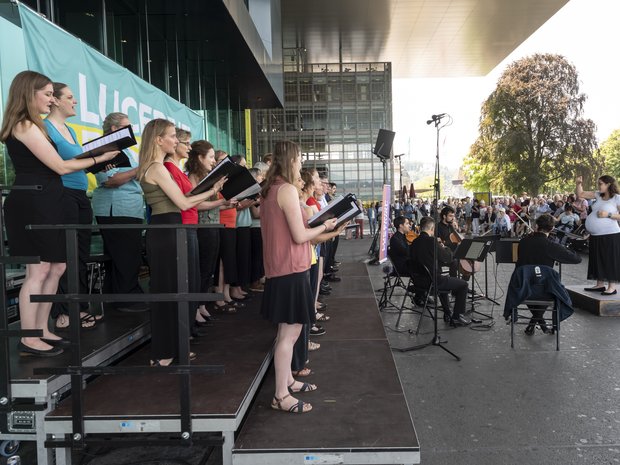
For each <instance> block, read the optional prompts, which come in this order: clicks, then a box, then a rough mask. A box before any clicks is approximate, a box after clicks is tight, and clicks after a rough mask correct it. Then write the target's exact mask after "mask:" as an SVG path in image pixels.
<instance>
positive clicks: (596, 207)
mask: <svg viewBox="0 0 620 465" xmlns="http://www.w3.org/2000/svg"><path fill="white" fill-rule="evenodd" d="M618 206H620V195H618V194H616V195H614V196H613V197H612V198H611V199H609V200H603V199H602V198H601V194H599V193H598V192H597V193H596V201H595V202H594V203H593V204H592V213H590V214H589V215H588V217H587V218H586V229H587V230H588V231H589V232H590V234H592V235H593V236H602V235H604V234H616V233H619V232H620V226H618V221H616V220H612V219H610V218H599V217H598V212H599V211H604V212H606V213H614V214H616V213H618Z"/></svg>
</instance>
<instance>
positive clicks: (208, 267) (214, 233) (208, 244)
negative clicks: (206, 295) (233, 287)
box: [198, 228, 220, 292]
mask: <svg viewBox="0 0 620 465" xmlns="http://www.w3.org/2000/svg"><path fill="white" fill-rule="evenodd" d="M198 255H199V257H200V292H209V289H210V288H211V286H213V283H214V281H213V278H214V275H215V274H216V267H218V265H219V263H218V258H219V256H220V231H219V229H218V228H204V229H199V230H198Z"/></svg>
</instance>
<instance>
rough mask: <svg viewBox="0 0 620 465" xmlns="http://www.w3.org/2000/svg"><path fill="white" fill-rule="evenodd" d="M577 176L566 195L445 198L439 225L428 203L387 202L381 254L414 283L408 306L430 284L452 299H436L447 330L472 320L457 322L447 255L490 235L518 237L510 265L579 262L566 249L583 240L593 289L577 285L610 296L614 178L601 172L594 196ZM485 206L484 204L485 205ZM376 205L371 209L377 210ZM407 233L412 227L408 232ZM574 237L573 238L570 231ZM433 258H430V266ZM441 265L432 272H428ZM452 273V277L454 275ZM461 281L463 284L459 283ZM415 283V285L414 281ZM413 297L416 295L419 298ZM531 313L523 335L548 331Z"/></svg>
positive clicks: (458, 307) (615, 239)
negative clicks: (465, 241) (389, 227)
mask: <svg viewBox="0 0 620 465" xmlns="http://www.w3.org/2000/svg"><path fill="white" fill-rule="evenodd" d="M582 184H583V180H582V178H581V177H578V178H577V180H576V188H575V192H574V193H567V194H564V195H560V194H557V195H554V196H553V197H546V196H544V195H540V196H537V197H535V198H530V197H529V196H528V195H527V194H526V193H523V194H522V195H521V196H520V197H517V196H516V195H513V196H505V197H496V198H494V199H492V200H491V201H489V200H488V199H487V200H486V201H485V200H483V199H477V198H474V199H471V198H470V197H465V198H464V199H454V198H448V199H447V200H445V201H443V202H441V203H440V204H439V208H440V211H439V212H438V218H439V223H438V224H437V225H435V220H434V219H433V217H434V215H435V206H434V204H432V203H431V202H430V201H428V200H422V199H417V200H415V201H414V202H410V201H406V202H405V203H404V205H401V204H400V202H395V203H394V204H393V205H392V206H391V210H392V212H393V214H394V215H395V217H394V218H393V227H394V234H393V235H392V237H391V239H390V247H389V257H390V259H391V261H392V263H393V265H394V267H395V268H396V270H397V271H398V273H399V274H401V275H403V276H410V277H413V278H414V281H415V282H416V283H417V286H416V288H417V292H418V294H416V295H415V297H414V302H415V303H417V304H418V305H424V301H425V299H426V295H425V293H424V292H420V288H427V287H428V286H429V285H430V282H431V281H432V282H434V283H435V284H436V286H437V289H438V290H442V291H450V292H451V293H452V294H453V296H454V297H455V301H454V306H453V308H451V307H450V305H449V302H448V299H447V297H446V295H445V294H440V299H441V303H442V308H443V311H444V319H445V320H446V322H449V323H450V324H452V325H453V326H466V325H468V324H470V323H471V322H472V321H474V319H473V318H472V319H471V320H468V319H467V318H465V317H464V310H465V298H466V294H467V279H468V273H467V272H463V270H460V271H461V272H460V273H459V261H458V260H455V259H454V255H453V252H454V251H455V249H456V247H457V246H458V243H459V242H460V241H461V240H462V238H463V237H464V236H465V235H468V236H469V237H479V236H484V235H486V234H488V233H493V234H494V235H497V236H498V237H500V238H508V237H513V238H517V239H519V246H518V254H517V255H518V260H517V261H516V267H517V268H519V267H521V266H525V265H544V266H549V267H553V264H554V263H556V262H559V263H567V264H570V263H573V264H574V263H579V262H580V261H581V257H580V256H579V255H578V254H577V253H576V252H575V251H573V250H570V249H569V248H568V247H567V245H570V244H567V242H568V241H567V239H568V238H569V237H577V238H579V239H581V240H587V241H588V242H589V247H588V251H589V261H588V273H587V279H589V280H595V281H596V284H595V285H593V286H589V287H585V288H584V290H585V291H588V292H597V293H600V294H602V295H606V296H609V295H615V294H617V288H616V286H617V282H618V281H619V280H620V275H619V272H618V271H617V263H618V261H619V260H620V224H619V221H620V214H619V212H620V194H619V190H618V186H617V183H616V180H615V179H614V178H613V177H611V176H608V175H603V176H601V177H600V178H599V179H598V181H597V187H598V191H596V192H595V191H584V190H583V187H582ZM487 202H489V203H491V205H487ZM377 207H379V206H377ZM367 214H368V216H369V218H370V217H371V216H372V217H377V208H376V206H375V205H372V206H370V207H369V213H367ZM435 228H437V234H436V236H437V239H438V242H439V243H438V248H437V254H436V256H435V255H434V254H433V253H431V252H432V251H433V245H434V244H433V240H432V238H433V236H434V235H435ZM412 229H416V231H415V232H412ZM575 233H578V234H575ZM434 257H435V260H436V261H434ZM444 267H445V268H447V270H448V271H447V273H446V274H442V273H441V272H440V271H438V272H436V274H435V276H434V277H433V275H432V270H441V269H442V268H444ZM459 274H460V277H459ZM461 278H465V279H461ZM420 283H421V284H420ZM420 294H421V295H420ZM543 313H544V310H539V309H534V310H532V319H531V321H530V324H529V325H528V327H527V328H526V331H525V332H526V334H528V335H531V334H533V333H534V328H535V326H536V325H538V326H539V327H540V328H541V329H542V330H543V332H549V331H550V330H549V329H548V328H547V327H546V325H545V323H544V320H543V319H542V314H543Z"/></svg>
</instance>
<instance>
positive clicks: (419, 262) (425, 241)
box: [410, 216, 470, 326]
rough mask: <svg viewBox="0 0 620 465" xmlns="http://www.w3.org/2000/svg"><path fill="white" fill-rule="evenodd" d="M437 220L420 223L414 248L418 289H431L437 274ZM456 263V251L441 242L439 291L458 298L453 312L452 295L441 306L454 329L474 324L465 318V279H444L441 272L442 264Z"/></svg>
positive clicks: (437, 277) (415, 277)
mask: <svg viewBox="0 0 620 465" xmlns="http://www.w3.org/2000/svg"><path fill="white" fill-rule="evenodd" d="M435 240H436V239H435V220H433V218H431V217H429V216H425V217H424V218H422V219H421V220H420V236H419V237H418V238H417V239H416V240H415V241H413V243H412V244H411V247H410V252H411V262H412V269H413V273H414V281H415V283H416V286H420V287H428V286H429V285H430V284H431V283H430V281H429V280H430V279H431V276H432V273H433V256H434V253H433V250H434V242H435ZM452 261H453V257H452V251H451V250H450V249H449V248H448V247H445V246H444V245H443V244H442V243H441V242H440V243H438V244H437V267H436V268H437V276H436V277H435V283H437V290H442V291H443V290H446V291H452V294H453V295H454V296H455V302H454V309H453V311H452V313H450V303H449V301H448V296H447V295H445V294H440V295H439V298H440V300H441V306H442V307H443V311H444V314H445V315H447V316H449V317H450V323H451V324H452V325H453V326H466V325H468V324H469V323H470V321H469V320H468V319H467V318H465V317H464V316H463V314H464V313H465V302H466V300H467V281H464V280H462V279H458V278H453V277H447V276H442V275H441V274H439V270H440V268H441V265H442V264H444V265H445V264H450V263H452Z"/></svg>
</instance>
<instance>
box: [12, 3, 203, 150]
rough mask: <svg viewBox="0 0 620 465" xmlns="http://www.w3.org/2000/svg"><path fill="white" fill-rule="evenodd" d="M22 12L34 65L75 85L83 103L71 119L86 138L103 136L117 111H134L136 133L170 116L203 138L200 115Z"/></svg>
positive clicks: (33, 14)
mask: <svg viewBox="0 0 620 465" xmlns="http://www.w3.org/2000/svg"><path fill="white" fill-rule="evenodd" d="M19 13H20V17H21V23H22V30H23V35H24V42H25V45H26V59H27V62H28V68H29V69H31V70H33V71H38V72H40V73H43V74H45V75H46V76H48V77H49V78H50V79H52V80H53V81H57V82H64V83H65V84H67V85H68V86H69V87H71V89H72V90H73V92H74V94H75V96H76V99H77V101H78V105H77V107H76V112H77V116H75V117H74V118H71V120H70V121H69V123H71V124H72V126H73V127H74V128H75V129H76V132H77V134H78V138H79V139H80V141H81V142H85V141H88V140H91V139H93V138H94V137H97V136H99V135H100V134H101V124H102V123H103V119H104V118H105V117H106V115H107V114H109V113H112V112H117V111H120V112H123V113H126V114H127V115H128V116H129V120H130V121H131V122H132V124H133V129H134V132H135V133H136V135H139V134H141V133H142V130H143V128H144V126H145V125H146V123H148V122H149V121H150V120H152V119H155V118H165V119H168V120H170V121H172V122H173V123H174V124H175V125H176V126H177V127H180V128H183V129H187V130H189V131H191V133H192V138H193V139H201V138H202V137H203V134H204V121H203V118H202V117H201V116H200V115H198V114H197V113H195V112H194V111H192V110H191V109H189V108H188V107H186V106H185V105H183V104H182V103H179V102H178V101H176V100H174V99H173V98H171V97H170V96H168V95H166V94H165V93H164V92H162V91H161V90H160V89H158V88H156V87H155V86H152V85H151V84H149V83H147V82H145V81H143V80H142V79H140V78H139V77H138V76H136V75H135V74H133V73H132V72H130V71H129V70H127V69H126V68H123V67H122V66H120V65H119V64H117V63H116V62H114V61H112V60H110V59H109V58H107V57H106V56H105V55H103V54H101V53H99V52H98V51H97V50H95V49H93V48H92V47H90V46H89V45H87V44H85V43H84V42H82V41H81V40H79V39H77V38H75V37H74V36H72V35H71V34H69V33H68V32H66V31H64V30H63V29H61V28H60V27H58V26H57V25H55V24H54V23H52V22H50V21H48V20H46V19H44V18H43V17H41V16H40V15H39V14H38V13H36V12H35V11H33V10H31V9H30V8H28V7H26V6H24V5H23V4H19Z"/></svg>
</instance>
